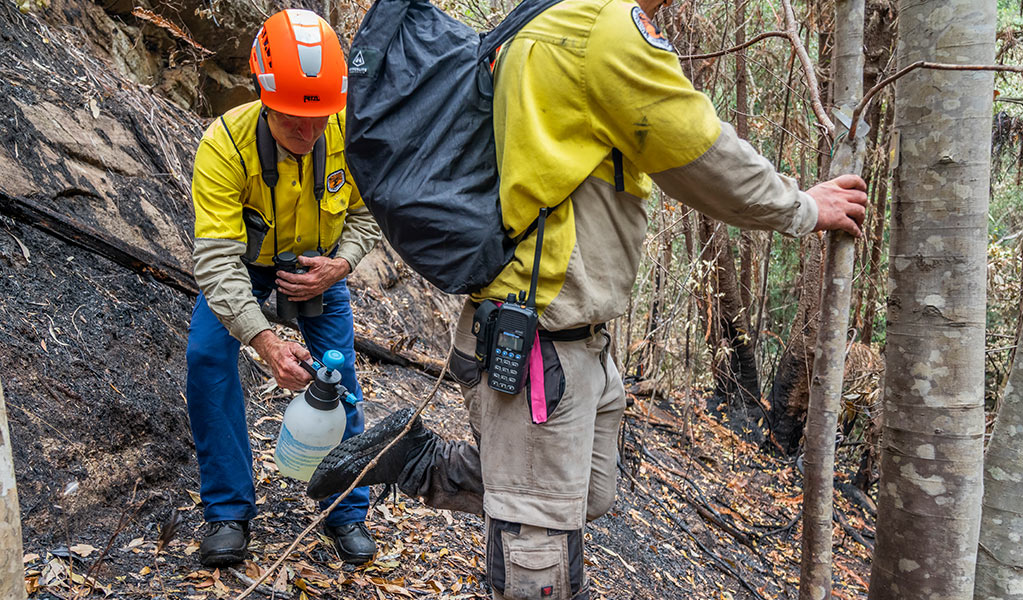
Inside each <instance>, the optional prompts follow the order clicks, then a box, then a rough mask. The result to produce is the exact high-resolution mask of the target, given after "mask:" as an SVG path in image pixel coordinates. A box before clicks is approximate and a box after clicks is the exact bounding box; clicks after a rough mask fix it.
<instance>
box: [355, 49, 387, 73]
mask: <svg viewBox="0 0 1023 600" xmlns="http://www.w3.org/2000/svg"><path fill="white" fill-rule="evenodd" d="M382 56H383V55H382V53H381V52H380V50H377V49H376V48H352V60H351V62H350V63H349V64H348V76H349V77H373V76H374V75H375V74H376V72H377V68H378V67H379V66H380V62H381V59H382Z"/></svg>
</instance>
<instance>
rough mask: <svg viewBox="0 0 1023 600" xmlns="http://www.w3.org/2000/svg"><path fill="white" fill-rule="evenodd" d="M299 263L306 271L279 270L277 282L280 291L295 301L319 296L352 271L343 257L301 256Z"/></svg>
mask: <svg viewBox="0 0 1023 600" xmlns="http://www.w3.org/2000/svg"><path fill="white" fill-rule="evenodd" d="M298 264H299V265H301V266H303V267H305V268H306V272H305V273H288V272H286V271H278V272H277V282H276V283H277V289H278V291H280V293H282V294H284V295H285V296H287V297H288V298H289V299H290V300H294V301H295V302H302V301H303V300H308V299H310V298H313V297H315V296H319V295H320V294H322V293H323V292H325V291H326V290H327V288H329V287H330V286H332V285H334V284H335V283H337V282H338V281H341V280H342V279H344V278H345V277H348V274H349V273H351V272H352V266H351V265H349V264H348V261H347V260H345V259H343V258H328V257H326V256H312V257H310V256H299V257H298Z"/></svg>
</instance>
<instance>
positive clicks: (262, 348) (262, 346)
mask: <svg viewBox="0 0 1023 600" xmlns="http://www.w3.org/2000/svg"><path fill="white" fill-rule="evenodd" d="M277 341H278V340H277V335H276V334H274V332H273V331H272V330H270V329H264V330H263V331H260V332H259V333H257V334H256V335H254V336H253V337H252V339H251V340H249V345H250V346H252V347H253V348H255V349H256V352H258V353H259V355H260V356H261V357H263V359H266V353H267V352H268V351H269V350H270V348H271V347H272V346H274V345H275V344H276V343H277Z"/></svg>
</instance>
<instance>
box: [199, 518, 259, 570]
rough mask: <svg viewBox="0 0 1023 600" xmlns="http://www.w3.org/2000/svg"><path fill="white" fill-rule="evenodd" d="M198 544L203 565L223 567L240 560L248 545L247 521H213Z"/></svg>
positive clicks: (243, 557)
mask: <svg viewBox="0 0 1023 600" xmlns="http://www.w3.org/2000/svg"><path fill="white" fill-rule="evenodd" d="M208 526H209V530H208V531H207V532H206V537H205V538H203V540H202V543H201V544H199V562H201V563H202V564H203V566H204V567H223V566H225V565H233V564H237V563H240V562H242V560H244V559H245V551H246V550H247V549H248V547H249V522H248V521H214V522H213V523H209V524H208Z"/></svg>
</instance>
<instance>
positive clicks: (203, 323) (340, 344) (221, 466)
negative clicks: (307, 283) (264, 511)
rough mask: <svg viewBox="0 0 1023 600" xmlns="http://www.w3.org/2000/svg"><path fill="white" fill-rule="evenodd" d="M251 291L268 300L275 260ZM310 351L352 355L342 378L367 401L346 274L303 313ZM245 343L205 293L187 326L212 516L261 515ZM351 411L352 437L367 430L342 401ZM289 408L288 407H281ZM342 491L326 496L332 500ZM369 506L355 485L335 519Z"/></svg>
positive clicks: (195, 426) (192, 412)
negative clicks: (316, 306)
mask: <svg viewBox="0 0 1023 600" xmlns="http://www.w3.org/2000/svg"><path fill="white" fill-rule="evenodd" d="M248 269H249V277H250V279H251V280H252V294H253V296H255V297H256V300H257V301H258V302H259V303H260V304H262V303H263V302H264V301H266V299H267V298H268V297H269V296H270V292H271V291H273V289H274V287H275V286H274V279H275V269H274V268H273V267H256V266H250V267H249V268H248ZM298 325H299V329H300V330H301V331H302V336H303V337H304V338H305V341H306V345H307V347H308V348H309V352H310V353H312V355H313V357H314V358H320V357H322V356H323V353H324V352H325V351H327V350H331V349H336V350H340V351H341V352H342V353H344V355H345V364H344V367H342V369H341V382H342V383H343V384H344V385H345V387H346V388H348V390H349V391H350V392H351V393H352V394H354V395H355V397H356V398H358V399H359V400H360V401H361V400H362V390H361V388H360V387H359V383H358V381H356V379H355V350H354V348H353V344H354V340H355V332H354V330H353V328H352V308H351V304H350V297H349V294H348V286H347V285H346V283H345V281H344V280H341V281H339V282H337V283H335V284H334V285H333V286H331V287H330V289H328V290H327V291H326V292H324V293H323V314H322V315H320V316H318V317H298ZM240 348H241V344H240V343H239V342H238V340H236V339H235V338H233V337H231V334H229V333H228V332H227V329H226V328H225V327H224V326H223V325H222V324H221V323H220V321H219V320H217V317H216V315H214V314H213V311H211V310H210V307H209V305H208V304H207V303H206V297H205V296H204V295H203V294H199V298H198V299H197V300H196V303H195V309H194V310H193V311H192V322H191V324H190V325H189V328H188V350H187V351H186V356H187V360H188V376H187V388H186V395H187V400H188V418H189V421H190V423H191V427H192V439H193V440H194V441H195V452H196V456H197V457H198V459H199V484H200V487H199V496H200V497H201V498H202V501H203V506H204V509H203V517H204V518H205V520H206V521H207V522H213V521H248V520H250V519H252V518H253V517H255V516H256V489H255V485H254V484H253V481H252V449H251V446H250V445H249V432H248V426H247V424H246V421H245V396H244V393H243V392H242V385H241V379H240V377H239V375H238V351H239V349H240ZM343 404H344V405H345V411H346V413H347V416H348V424H347V427H346V428H345V439H347V438H349V437H351V436H353V435H356V434H358V433H362V431H363V428H364V426H365V423H364V421H363V416H362V411H361V410H358V409H357V408H356V407H355V406H352V405H351V404H349V403H347V402H343ZM282 413H283V410H282ZM334 498H336V496H334V497H332V498H329V499H327V500H325V501H323V502H321V503H320V508H321V509H323V508H326V507H327V506H329V505H330V503H331V502H333V500H334ZM368 508H369V488H366V487H360V488H356V489H354V490H352V493H351V494H349V495H348V497H346V498H345V499H344V500H342V501H341V503H340V504H338V505H337V507H336V508H335V509H334V510H333V511H332V512H331V513H330V515H329V516H328V517H327V519H326V521H327V524H328V525H331V526H334V527H336V526H338V525H344V524H346V523H356V522H362V521H364V520H365V518H366V511H367V509H368Z"/></svg>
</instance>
